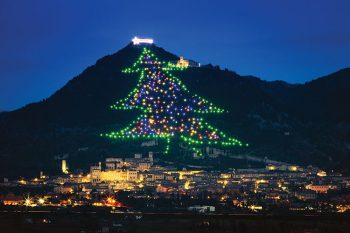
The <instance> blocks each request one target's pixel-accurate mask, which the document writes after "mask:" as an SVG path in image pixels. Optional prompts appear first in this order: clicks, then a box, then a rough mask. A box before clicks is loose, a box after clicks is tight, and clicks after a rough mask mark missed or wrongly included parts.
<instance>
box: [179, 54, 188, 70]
mask: <svg viewBox="0 0 350 233" xmlns="http://www.w3.org/2000/svg"><path fill="white" fill-rule="evenodd" d="M176 66H177V67H181V68H187V67H188V66H189V62H188V60H185V59H184V57H183V56H181V57H180V59H179V60H178V61H177V63H176Z"/></svg>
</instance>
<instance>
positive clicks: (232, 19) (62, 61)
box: [0, 0, 350, 110]
mask: <svg viewBox="0 0 350 233" xmlns="http://www.w3.org/2000/svg"><path fill="white" fill-rule="evenodd" d="M349 12H350V1H349V0H285V1H281V0H242V1H235V0H226V1H221V0H215V1H191V0H183V1H176V0H173V1H166V0H158V1H152V0H148V1H138V0H133V1H131V0H128V1H127V0H126V1H122V0H110V1H105V0H96V1H88V0H80V1H78V0H69V1H65V0H57V1H56V0H40V1H39V0H32V1H28V0H22V1H18V0H0V110H11V109H15V108H18V107H21V106H23V105H24V104H26V103H29V102H33V101H38V100H41V99H42V98H46V97H48V96H49V95H51V94H52V93H53V92H54V91H56V90H57V89H58V88H60V87H62V86H63V85H64V84H65V83H66V82H67V81H68V80H70V79H71V78H72V77H74V76H76V75H78V74H79V73H80V72H81V71H83V69H84V68H86V67H87V66H89V65H92V64H94V63H95V61H96V60H97V59H99V58H100V57H102V56H104V55H107V54H111V53H114V52H116V51H117V50H119V49H121V48H122V47H124V46H125V45H126V44H127V43H129V41H130V39H131V38H132V37H133V36H135V35H140V36H149V37H153V38H154V39H155V41H156V43H157V44H158V45H159V46H161V47H164V48H165V49H167V50H168V51H171V52H174V53H176V54H177V55H184V56H185V57H189V58H192V59H195V60H197V61H199V62H201V63H209V62H211V63H213V64H219V65H220V66H221V67H227V68H229V69H231V70H234V71H236V72H238V73H239V74H242V75H248V74H251V75H255V76H258V77H260V78H262V79H265V80H285V81H288V82H292V83H300V82H305V81H308V80H310V79H314V78H316V77H319V76H322V75H326V74H328V73H331V72H334V71H336V70H338V69H341V68H344V67H349V66H350V26H349V23H350V13H349Z"/></svg>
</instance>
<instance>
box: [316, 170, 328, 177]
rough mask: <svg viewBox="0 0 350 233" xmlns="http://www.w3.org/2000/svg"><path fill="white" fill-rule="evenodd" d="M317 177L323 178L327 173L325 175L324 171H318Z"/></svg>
mask: <svg viewBox="0 0 350 233" xmlns="http://www.w3.org/2000/svg"><path fill="white" fill-rule="evenodd" d="M317 176H319V177H325V176H327V173H326V172H325V171H318V172H317Z"/></svg>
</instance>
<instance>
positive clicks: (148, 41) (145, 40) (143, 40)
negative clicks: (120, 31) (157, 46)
mask: <svg viewBox="0 0 350 233" xmlns="http://www.w3.org/2000/svg"><path fill="white" fill-rule="evenodd" d="M132 43H133V44H134V45H138V44H153V39H150V38H138V37H137V36H135V37H134V38H133V39H132Z"/></svg>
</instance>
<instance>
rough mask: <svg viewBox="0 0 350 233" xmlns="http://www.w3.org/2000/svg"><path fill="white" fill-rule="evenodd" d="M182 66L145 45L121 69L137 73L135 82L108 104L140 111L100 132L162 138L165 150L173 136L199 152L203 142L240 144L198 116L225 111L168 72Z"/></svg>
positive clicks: (116, 137)
mask: <svg viewBox="0 0 350 233" xmlns="http://www.w3.org/2000/svg"><path fill="white" fill-rule="evenodd" d="M182 69H184V68H182V67H177V66H176V65H174V64H172V63H170V62H162V61H159V60H158V58H157V57H155V55H154V54H153V53H152V52H151V50H150V49H149V48H147V47H144V48H143V52H142V54H141V55H140V57H139V58H138V59H137V61H136V62H135V63H134V64H133V65H132V66H131V67H129V68H126V69H125V70H123V73H138V74H139V79H138V83H137V86H136V87H135V88H134V90H132V91H131V92H130V93H129V94H128V95H127V97H126V98H124V99H121V100H119V101H117V102H116V103H115V104H113V105H112V106H111V108H113V109H117V110H120V109H124V110H129V109H138V110H141V112H142V113H141V114H140V116H138V117H137V119H136V120H134V121H133V122H132V123H131V124H130V125H128V126H127V127H125V128H123V129H121V130H119V131H113V132H110V133H106V134H103V136H107V137H109V138H111V139H136V138H146V139H151V138H153V139H156V138H159V139H164V140H166V142H167V146H166V148H165V151H164V153H166V154H167V153H169V148H170V147H169V144H170V141H171V139H172V138H174V137H176V138H179V139H180V140H181V141H183V142H184V143H185V144H187V145H188V146H190V147H191V149H192V150H193V151H194V152H196V153H198V154H201V152H200V150H199V147H202V146H204V145H213V146H243V143H242V142H241V141H239V140H237V139H235V138H232V137H229V136H227V135H226V134H225V133H224V132H222V131H220V130H218V129H217V128H215V127H213V126H212V125H210V124H209V123H207V122H205V121H204V120H203V118H202V117H199V116H200V115H202V114H209V113H216V114H220V113H224V112H225V111H224V110H223V109H221V108H219V107H216V106H214V105H213V104H212V103H211V102H209V101H208V100H206V99H204V98H202V97H200V96H198V95H192V94H191V93H190V92H189V90H188V89H187V88H186V86H185V85H184V84H183V83H182V82H181V80H180V79H178V78H176V77H175V76H173V75H172V74H171V73H170V71H172V70H182ZM244 145H247V144H244Z"/></svg>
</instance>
